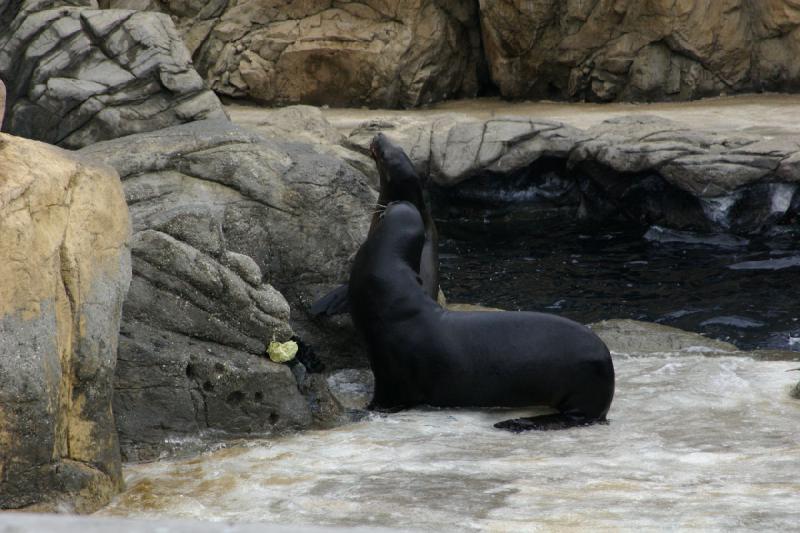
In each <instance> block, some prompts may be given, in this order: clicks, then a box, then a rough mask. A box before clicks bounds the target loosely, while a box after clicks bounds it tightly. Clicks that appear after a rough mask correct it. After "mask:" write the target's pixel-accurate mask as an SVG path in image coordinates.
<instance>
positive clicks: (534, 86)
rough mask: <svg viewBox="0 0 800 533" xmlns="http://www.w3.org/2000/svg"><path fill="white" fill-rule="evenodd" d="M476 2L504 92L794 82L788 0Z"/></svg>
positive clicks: (658, 90) (681, 91)
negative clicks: (754, 0)
mask: <svg viewBox="0 0 800 533" xmlns="http://www.w3.org/2000/svg"><path fill="white" fill-rule="evenodd" d="M480 4H481V5H480V11H481V28H482V30H483V40H484V47H485V52H486V58H487V61H488V63H489V65H490V69H491V73H492V79H493V81H494V82H495V84H496V85H497V86H498V87H499V89H500V92H501V93H502V94H503V96H505V97H507V98H569V99H576V100H590V101H612V100H637V101H657V100H687V99H693V98H699V97H702V96H707V95H718V94H724V93H732V92H757V91H764V90H767V91H796V90H797V89H798V88H799V87H800V69H798V67H797V64H796V61H795V60H794V58H795V57H796V55H797V52H798V50H800V39H799V38H798V32H797V31H796V30H797V28H798V26H799V25H800V8H799V7H798V5H797V3H796V2H794V1H793V0H769V1H763V2H755V3H753V2H748V1H746V0H728V1H719V2H678V3H676V2H675V1H673V0H654V1H649V2H640V1H638V0H594V1H591V2H577V1H569V2H557V1H553V0H534V1H530V0H525V1H523V0H500V1H496V2H481V3H480Z"/></svg>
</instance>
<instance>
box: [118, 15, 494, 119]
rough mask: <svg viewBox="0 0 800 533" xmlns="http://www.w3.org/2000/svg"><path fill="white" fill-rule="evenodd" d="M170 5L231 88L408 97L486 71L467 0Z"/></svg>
mask: <svg viewBox="0 0 800 533" xmlns="http://www.w3.org/2000/svg"><path fill="white" fill-rule="evenodd" d="M173 4H176V5H175V6H173ZM189 4H193V3H192V2H189ZM212 4H213V3H212ZM112 5H114V3H113V2H112ZM169 9H170V10H172V11H173V13H174V14H175V15H177V16H178V17H180V18H181V22H179V28H180V30H181V32H182V33H183V35H184V37H185V40H186V42H187V45H188V47H189V49H190V50H191V51H192V53H193V55H194V59H195V63H196V64H197V67H198V70H199V71H200V72H201V74H204V75H205V77H206V80H207V81H208V82H209V84H210V85H211V88H212V89H214V90H215V91H217V92H218V93H220V94H224V95H228V96H233V97H249V98H253V99H256V100H260V101H264V102H267V103H269V104H279V105H285V104H294V103H307V104H316V105H322V104H328V105H333V106H355V105H358V106H361V105H368V106H382V107H412V106H417V105H421V104H425V103H429V102H434V101H438V100H442V99H445V98H450V97H456V96H473V95H475V94H477V91H478V85H479V82H478V79H479V77H480V76H481V75H482V74H481V73H482V72H483V71H485V69H483V68H482V65H483V63H482V59H481V58H482V55H481V53H480V35H479V28H478V26H479V24H478V17H477V6H476V4H474V3H470V2H460V1H458V0H402V1H399V2H387V1H386V0H360V1H358V2H340V1H330V0H329V1H325V2H308V1H299V0H294V1H291V2H286V1H276V0H245V1H242V2H237V3H235V4H233V3H231V7H225V8H224V10H222V8H221V7H220V6H217V8H212V7H201V6H199V5H198V6H192V5H183V4H180V5H178V4H177V3H173V2H170V4H169Z"/></svg>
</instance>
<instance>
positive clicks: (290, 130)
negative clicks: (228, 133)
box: [227, 105, 379, 188]
mask: <svg viewBox="0 0 800 533" xmlns="http://www.w3.org/2000/svg"><path fill="white" fill-rule="evenodd" d="M227 110H228V112H229V113H230V115H231V120H233V121H234V122H236V124H237V125H240V126H243V127H246V128H247V129H250V130H252V131H255V132H257V133H259V134H260V135H262V136H264V137H266V138H267V139H272V140H275V141H277V142H287V141H292V142H302V143H309V144H311V145H312V146H313V147H314V150H315V151H317V152H319V153H322V154H328V155H331V156H333V157H337V158H339V159H342V160H343V161H345V162H346V163H347V164H348V165H350V166H351V167H353V168H354V169H356V170H357V171H359V172H361V173H362V174H364V175H365V176H367V177H369V178H370V183H371V184H372V186H373V187H374V188H377V187H378V182H379V181H378V180H379V178H378V170H377V169H376V168H375V162H374V161H373V160H372V157H370V156H369V155H368V154H366V153H362V152H359V151H354V150H349V149H347V148H346V147H345V146H343V145H344V144H345V142H346V140H345V137H344V135H343V134H342V133H341V132H339V131H338V130H337V129H336V128H334V127H333V126H332V125H331V124H330V123H329V122H328V121H327V120H326V119H325V117H324V116H323V115H322V111H320V109H319V108H318V107H313V106H307V105H294V106H287V107H283V108H278V109H258V111H257V113H251V112H250V111H251V110H252V107H251V106H247V107H245V106H228V107H227Z"/></svg>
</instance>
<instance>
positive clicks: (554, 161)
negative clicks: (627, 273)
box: [345, 115, 800, 234]
mask: <svg viewBox="0 0 800 533" xmlns="http://www.w3.org/2000/svg"><path fill="white" fill-rule="evenodd" d="M378 131H384V132H385V133H387V134H388V135H389V136H390V137H392V138H393V139H395V140H396V141H397V142H398V143H399V144H400V145H401V146H403V148H404V149H405V150H406V151H407V153H408V154H409V157H411V159H412V161H413V163H414V165H415V166H416V168H417V169H418V170H420V171H421V172H423V173H424V174H428V175H430V176H431V178H432V179H433V181H434V183H435V185H436V186H437V188H435V191H434V192H435V195H434V196H435V197H436V198H438V199H437V201H438V202H439V203H440V204H441V205H442V206H444V207H445V208H447V209H451V208H453V207H454V206H455V207H456V208H457V207H458V205H457V204H459V203H460V204H462V205H466V204H469V205H473V206H474V205H483V206H486V207H492V206H494V207H497V206H508V205H510V204H520V205H522V204H526V203H527V204H541V205H544V206H550V207H553V208H558V209H561V208H569V209H571V210H573V212H574V214H575V215H576V216H580V217H582V218H589V219H605V218H610V217H623V218H626V219H630V220H632V221H634V222H636V223H639V224H644V225H648V226H649V225H660V226H665V227H669V228H675V229H691V230H699V231H725V232H731V233H736V234H748V233H757V232H761V231H764V230H766V229H768V228H770V227H771V226H773V225H775V224H785V223H789V222H790V221H791V220H792V218H793V217H796V216H797V215H798V213H797V207H798V201H797V198H798V197H799V196H800V195H798V188H800V165H796V164H795V163H794V155H795V154H796V153H797V152H798V151H800V137H797V136H793V135H786V136H783V137H780V138H762V137H758V136H755V135H746V134H738V133H737V134H727V135H726V134H720V133H715V132H707V131H701V130H691V129H688V128H686V127H685V126H682V125H680V124H678V123H675V122H672V121H670V120H667V119H664V118H661V117H656V116H647V115H638V116H624V117H619V118H611V119H608V120H606V121H604V122H602V123H600V124H598V125H596V126H594V127H592V128H589V129H588V130H581V129H578V128H574V127H571V126H569V125H566V124H562V123H559V122H555V121H548V120H542V119H536V118H528V117H496V118H491V119H488V120H477V119H473V118H468V117H465V116H461V115H439V116H434V117H427V118H426V117H423V118H414V119H408V118H405V119H398V120H386V121H371V122H367V123H365V124H363V125H361V126H359V127H357V128H355V129H354V130H353V131H352V132H351V134H350V135H349V136H348V138H347V140H346V141H345V145H346V146H349V147H351V148H353V149H355V150H359V151H365V150H367V149H368V148H367V147H368V144H369V140H370V139H371V138H372V136H374V135H375V133H377V132H378Z"/></svg>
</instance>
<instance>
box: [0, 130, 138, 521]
mask: <svg viewBox="0 0 800 533" xmlns="http://www.w3.org/2000/svg"><path fill="white" fill-rule="evenodd" d="M0 169H1V170H0V256H2V257H3V261H2V262H0V450H2V453H0V508H12V509H17V508H25V507H30V506H33V505H35V506H37V507H36V509H39V510H53V509H57V508H61V509H64V508H66V509H72V510H76V511H79V512H88V511H92V510H95V509H97V508H98V507H100V506H102V505H104V504H105V503H107V502H108V500H109V499H110V498H111V497H112V496H113V495H114V493H116V491H117V490H119V489H120V488H121V483H122V479H121V472H120V454H119V444H118V441H117V432H116V428H115V427H114V417H113V415H112V409H111V403H112V399H111V397H112V393H113V388H112V385H113V378H114V368H115V365H116V358H117V337H118V333H119V323H120V315H121V311H122V301H123V298H124V297H125V293H126V291H127V289H128V284H129V282H130V275H131V271H130V250H129V244H128V241H129V238H130V224H129V219H128V209H127V207H126V205H125V199H124V197H123V193H122V187H121V185H120V183H119V177H118V176H117V174H116V172H114V171H113V169H110V168H108V167H99V166H94V165H89V164H87V163H86V162H84V161H82V160H79V159H77V158H75V156H74V155H71V154H70V153H68V152H65V151H63V150H60V149H57V148H54V147H51V146H47V145H44V144H41V143H38V142H34V141H29V140H24V139H20V138H17V137H12V136H10V135H5V134H0Z"/></svg>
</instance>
